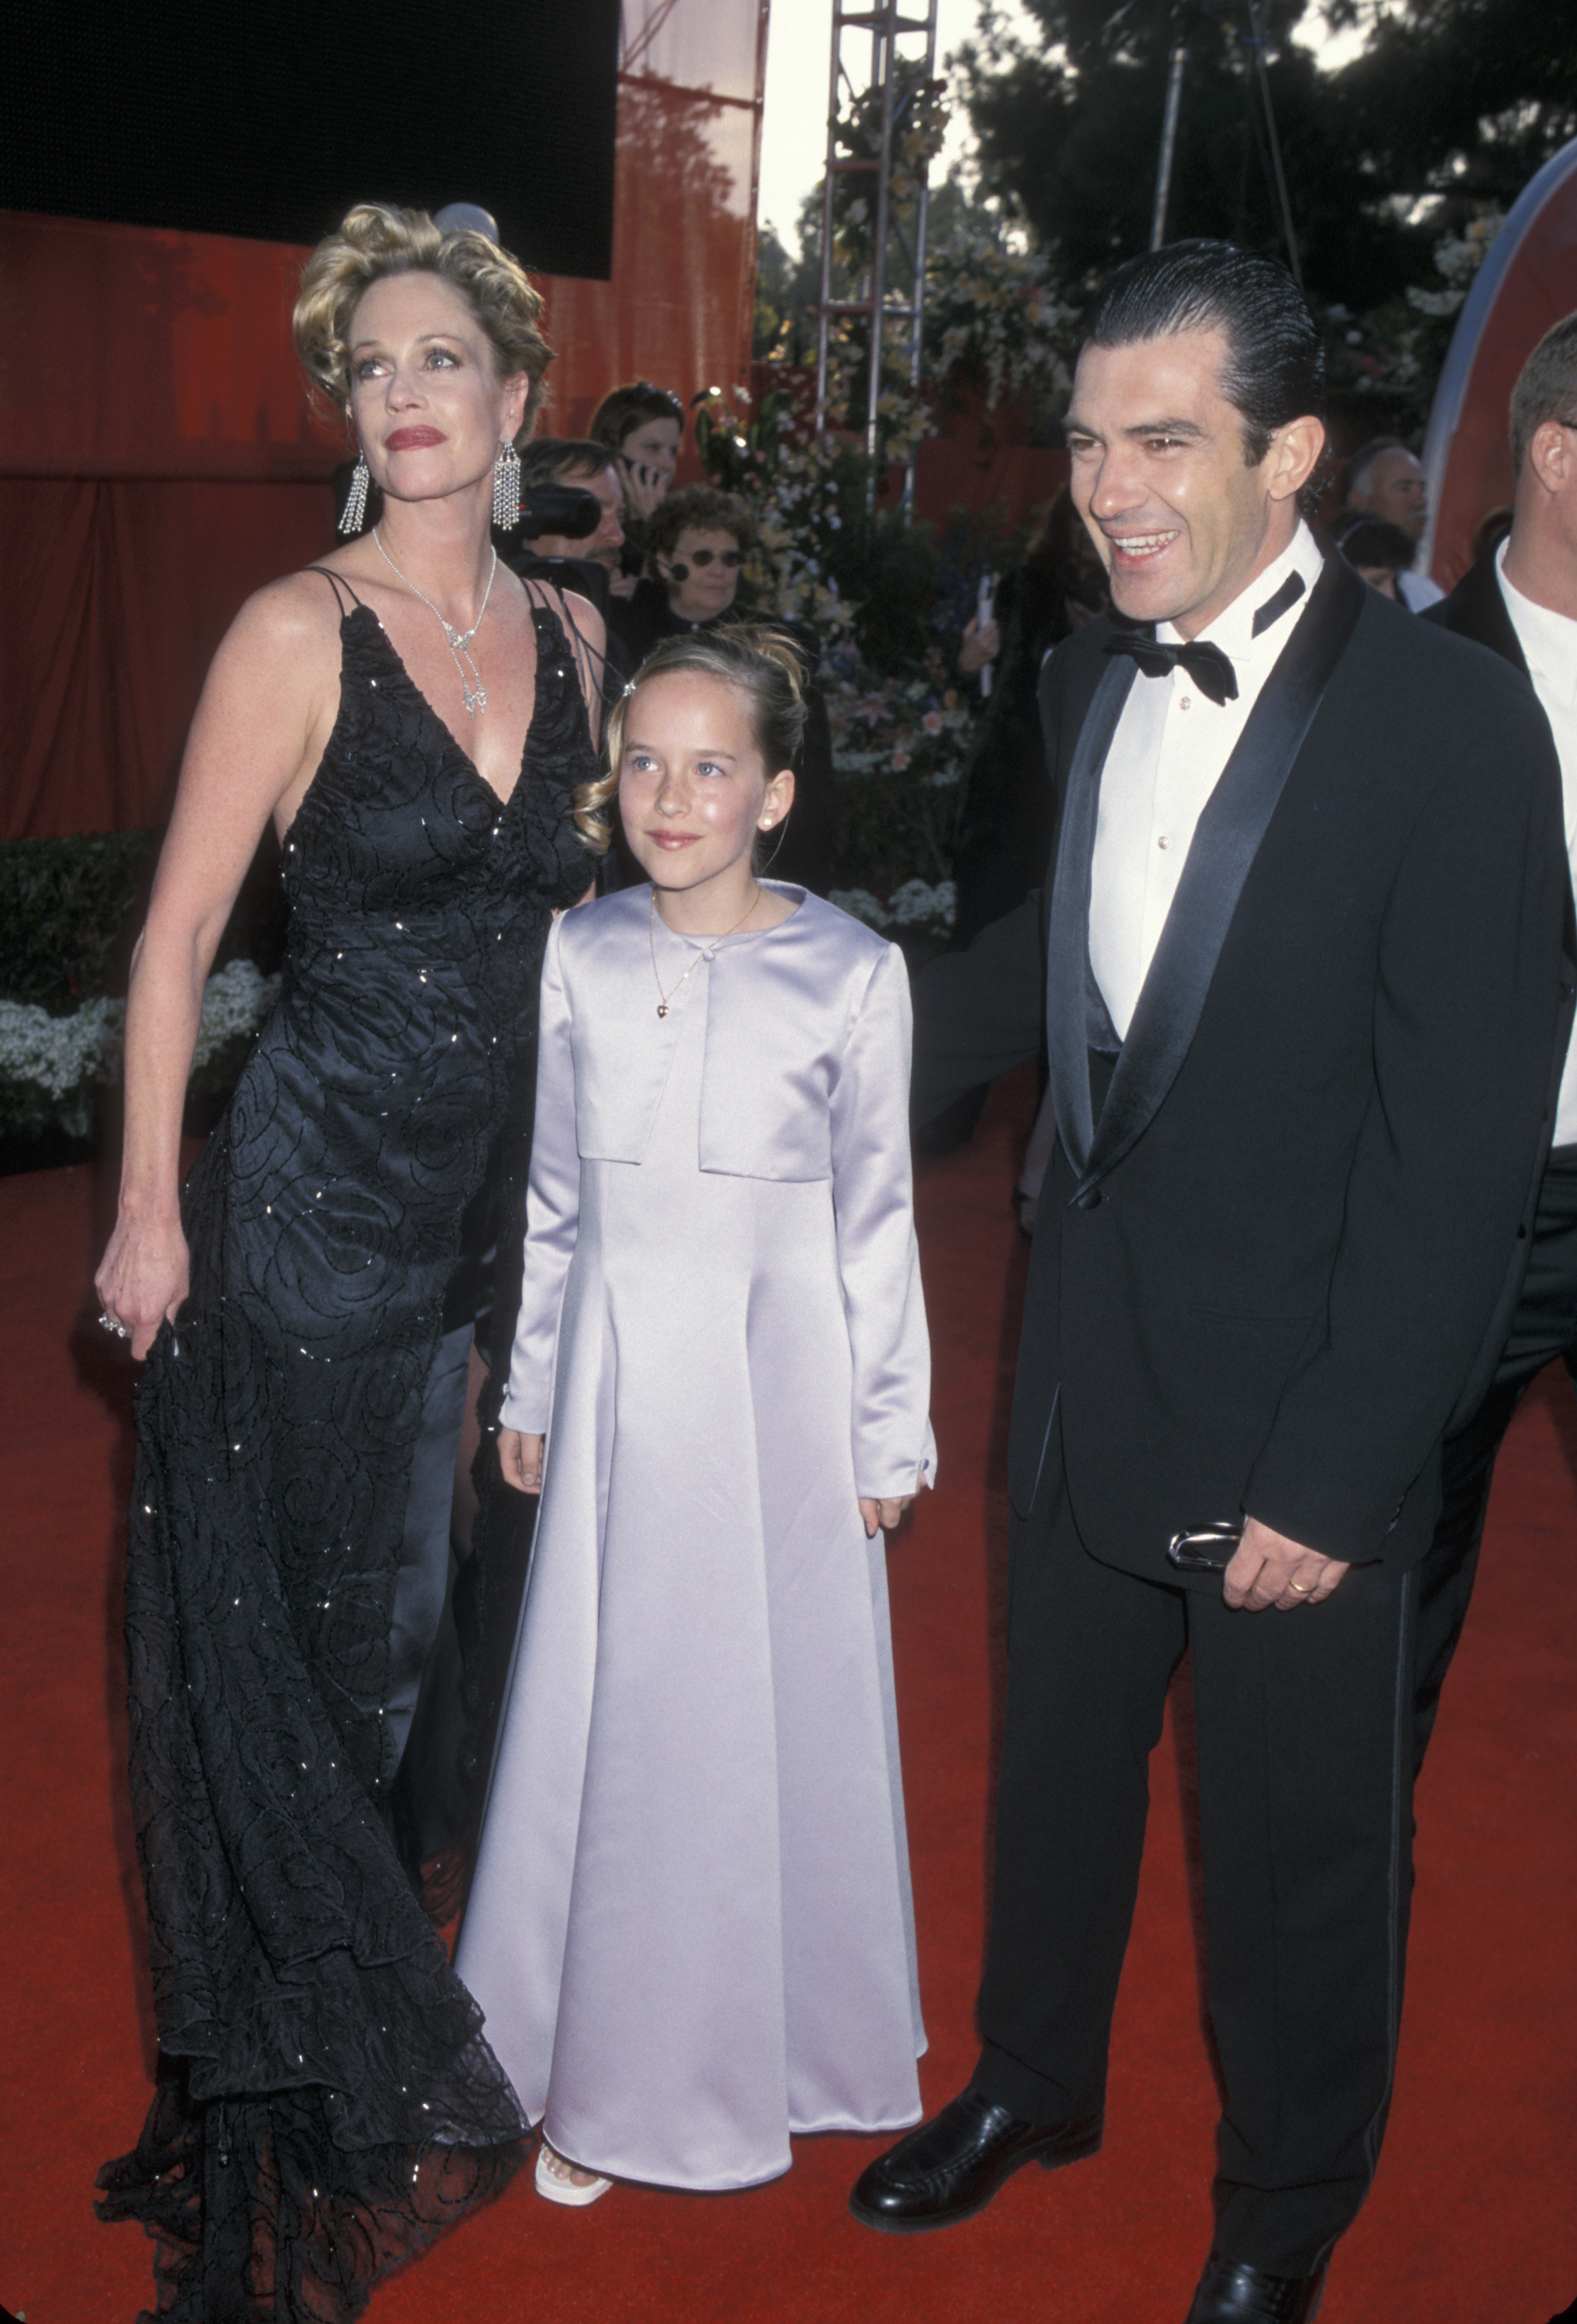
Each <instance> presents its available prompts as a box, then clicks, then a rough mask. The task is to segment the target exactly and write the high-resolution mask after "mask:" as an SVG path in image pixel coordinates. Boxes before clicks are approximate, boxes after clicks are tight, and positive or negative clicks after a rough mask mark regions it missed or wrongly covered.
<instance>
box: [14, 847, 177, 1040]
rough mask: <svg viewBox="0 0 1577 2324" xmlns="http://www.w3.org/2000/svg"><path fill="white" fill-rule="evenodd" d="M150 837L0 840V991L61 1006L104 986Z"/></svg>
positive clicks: (40, 1005) (17, 998)
mask: <svg viewBox="0 0 1577 2324" xmlns="http://www.w3.org/2000/svg"><path fill="white" fill-rule="evenodd" d="M154 836H155V835H154V834H153V833H152V832H148V831H117V832H98V833H95V834H93V835H90V836H88V837H85V838H69V839H9V840H5V841H4V842H0V995H3V996H4V997H5V999H6V1000H9V1001H30V1002H32V1004H33V1005H34V1006H35V1007H37V1008H41V1009H49V1010H57V1011H62V1010H72V1009H75V1008H76V1006H77V1004H78V1002H79V1001H90V1000H93V999H95V998H96V997H97V995H99V994H100V993H102V992H104V991H105V990H106V980H107V979H108V976H109V973H110V969H111V964H112V962H113V960H114V957H115V948H116V943H117V939H118V938H119V937H120V935H121V932H122V928H123V927H124V922H125V918H126V915H127V913H128V911H129V910H130V908H131V906H132V903H133V900H134V898H135V896H136V893H137V887H138V882H139V881H140V879H141V878H142V875H143V869H144V865H145V862H146V859H147V855H148V851H149V849H150V847H151V845H152V843H153V839H154Z"/></svg>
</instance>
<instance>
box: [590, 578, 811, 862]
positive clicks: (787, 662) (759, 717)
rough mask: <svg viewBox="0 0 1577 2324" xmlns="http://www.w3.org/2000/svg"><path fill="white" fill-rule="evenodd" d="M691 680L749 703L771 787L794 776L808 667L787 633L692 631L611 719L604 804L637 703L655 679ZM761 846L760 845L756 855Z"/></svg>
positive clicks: (651, 665) (626, 694) (740, 627)
mask: <svg viewBox="0 0 1577 2324" xmlns="http://www.w3.org/2000/svg"><path fill="white" fill-rule="evenodd" d="M685 675H693V676H695V677H697V678H716V679H717V680H718V681H719V682H720V684H722V685H724V686H732V687H737V689H738V690H739V692H740V693H741V694H742V695H743V696H744V697H745V700H746V701H747V702H748V704H749V705H750V717H751V737H752V741H753V742H754V743H755V745H756V748H757V749H758V750H759V751H760V752H761V759H762V761H763V763H764V765H765V767H766V770H767V779H768V780H769V781H770V779H771V778H772V777H773V776H774V775H776V774H779V773H780V772H781V771H782V770H783V769H784V768H785V767H788V768H789V769H790V770H792V769H793V768H794V766H795V765H796V764H797V763H798V758H799V753H800V751H801V749H802V747H803V745H804V742H805V719H806V710H807V701H806V687H807V673H806V668H805V662H804V659H803V658H802V656H801V655H800V652H799V650H798V647H797V646H796V645H795V643H794V641H793V639H792V638H790V637H789V636H788V635H787V633H786V632H784V631H782V630H778V629H769V628H768V627H767V626H766V625H765V623H761V622H731V623H730V624H729V626H728V627H727V628H726V629H721V630H693V631H691V632H689V633H688V635H687V636H684V637H677V638H665V639H664V640H663V641H662V643H661V644H660V645H659V646H655V647H654V648H653V649H652V650H651V652H650V653H649V654H648V655H647V657H646V659H645V660H644V661H643V662H642V663H641V668H640V669H638V670H637V671H636V673H635V676H634V677H633V678H632V680H631V682H630V684H629V685H628V686H627V687H625V688H624V691H623V693H622V695H621V696H620V697H619V699H618V701H617V702H615V703H614V705H613V708H612V710H610V711H609V713H608V724H607V746H608V767H609V773H608V776H607V778H606V783H605V788H604V793H603V796H604V798H612V797H613V793H614V792H615V791H616V790H617V789H618V788H619V770H620V766H621V764H622V760H623V757H624V725H625V720H626V718H627V716H628V714H629V709H630V705H631V703H632V700H633V699H634V697H635V695H636V694H637V692H638V691H639V689H640V688H641V687H643V686H644V685H646V684H647V682H648V680H649V679H650V678H674V677H680V676H685ZM600 803H601V802H600V801H599V804H600ZM760 844H761V843H760V838H759V837H758V841H757V852H758V854H759V852H760ZM773 845H774V847H775V846H776V841H774V842H773ZM757 868H758V869H760V868H761V867H760V865H759V863H758V866H757Z"/></svg>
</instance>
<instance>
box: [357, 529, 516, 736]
mask: <svg viewBox="0 0 1577 2324" xmlns="http://www.w3.org/2000/svg"><path fill="white" fill-rule="evenodd" d="M373 546H374V549H376V550H377V552H378V554H379V556H380V557H381V558H383V562H384V564H385V565H386V566H387V567H389V570H390V572H391V573H398V574H400V578H401V581H403V582H404V584H405V586H406V587H407V588H408V589H409V590H410V594H411V595H412V596H413V597H420V598H421V602H422V604H424V605H425V606H426V607H427V610H428V612H429V613H430V614H431V615H432V617H433V619H434V621H435V622H437V623H438V626H439V628H440V629H441V630H442V631H443V633H444V635H445V637H446V638H447V640H448V641H449V651H450V652H451V653H452V654H453V656H454V658H455V668H456V669H457V670H458V671H459V673H460V691H461V693H462V694H463V695H464V696H465V700H466V716H467V718H475V715H476V713H477V712H478V711H479V710H485V709H486V707H487V688H486V687H484V685H483V683H482V672H481V671H480V670H479V669H477V667H476V665H475V662H474V661H473V660H472V659H471V653H470V646H471V641H472V639H473V638H474V637H475V634H476V632H477V631H478V630H479V629H480V628H481V627H482V622H483V616H484V614H485V613H486V611H487V601H488V599H489V597H491V596H492V595H493V576H494V575H495V574H496V573H497V571H498V551H497V549H494V550H493V563H492V566H491V567H490V568H489V570H488V575H487V586H486V588H485V589H484V591H483V592H482V607H481V611H480V612H479V613H477V616H476V619H475V621H474V622H472V624H471V626H470V628H469V629H468V630H457V629H456V627H455V625H454V623H453V622H446V621H445V619H444V617H443V615H442V614H441V613H439V611H438V607H437V606H436V605H435V604H433V601H432V599H431V598H430V597H428V596H424V595H422V592H421V591H420V589H419V588H418V587H417V586H416V584H415V582H414V581H413V580H412V579H411V578H410V575H409V574H408V573H401V572H400V567H398V565H396V564H395V562H394V559H393V558H392V557H391V556H390V554H389V552H388V550H387V549H385V548H384V546H383V542H382V541H381V540H380V539H379V538H378V528H377V526H376V525H374V527H373ZM466 669H469V670H470V672H471V676H470V677H469V678H467V677H466Z"/></svg>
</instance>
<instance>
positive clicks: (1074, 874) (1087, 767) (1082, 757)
mask: <svg viewBox="0 0 1577 2324" xmlns="http://www.w3.org/2000/svg"><path fill="white" fill-rule="evenodd" d="M1138 675H1139V669H1138V665H1137V664H1136V663H1134V662H1131V661H1128V660H1122V661H1109V662H1108V663H1107V665H1106V668H1105V669H1104V670H1103V671H1102V677H1101V681H1100V684H1099V685H1098V686H1097V687H1096V688H1095V691H1094V694H1093V697H1092V699H1091V703H1090V707H1089V709H1088V710H1087V711H1086V712H1085V714H1084V722H1083V724H1082V725H1081V726H1080V729H1079V739H1078V742H1077V745H1076V746H1075V748H1074V759H1073V764H1072V766H1071V767H1070V768H1069V770H1068V778H1067V784H1066V788H1065V791H1064V795H1063V811H1062V834H1061V837H1060V839H1059V841H1058V844H1057V852H1056V875H1055V877H1054V879H1053V881H1052V890H1051V925H1050V930H1049V934H1048V936H1047V947H1046V1053H1047V1066H1048V1068H1049V1074H1050V1084H1051V1102H1052V1106H1053V1109H1054V1111H1055V1113H1056V1127H1057V1136H1058V1137H1059V1139H1061V1140H1062V1145H1063V1150H1064V1151H1065V1154H1066V1155H1067V1157H1068V1159H1069V1161H1070V1162H1071V1163H1072V1164H1073V1166H1074V1169H1075V1170H1076V1171H1077V1172H1078V1174H1079V1176H1081V1177H1082V1176H1084V1169H1085V1167H1086V1164H1087V1161H1088V1157H1089V1153H1090V1147H1091V1141H1092V1139H1093V1134H1094V1123H1093V1117H1092V1113H1091V1108H1090V1052H1089V1046H1088V1042H1087V1039H1086V1036H1085V1028H1086V1023H1087V1010H1086V1005H1085V979H1086V975H1087V973H1088V969H1087V964H1088V961H1089V957H1090V865H1091V862H1092V861H1093V857H1094V853H1095V816H1096V811H1097V809H1098V808H1099V806H1100V803H1101V770H1102V766H1104V764H1105V762H1106V753H1107V752H1108V751H1109V750H1110V749H1111V737H1112V736H1113V734H1115V733H1116V732H1117V722H1118V720H1119V719H1120V717H1121V715H1122V705H1123V704H1124V703H1125V702H1126V701H1127V700H1128V694H1129V688H1130V687H1131V686H1132V684H1133V682H1134V680H1135V678H1137V677H1138Z"/></svg>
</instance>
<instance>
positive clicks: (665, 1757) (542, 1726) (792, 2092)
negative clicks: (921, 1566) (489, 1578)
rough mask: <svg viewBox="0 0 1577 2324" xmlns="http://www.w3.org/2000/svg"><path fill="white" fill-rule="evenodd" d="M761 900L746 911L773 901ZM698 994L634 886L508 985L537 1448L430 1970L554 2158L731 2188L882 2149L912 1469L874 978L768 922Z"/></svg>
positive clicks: (898, 1977)
mask: <svg viewBox="0 0 1577 2324" xmlns="http://www.w3.org/2000/svg"><path fill="white" fill-rule="evenodd" d="M773 884H774V885H777V884H778V883H773ZM780 892H783V893H785V894H786V895H788V897H789V898H790V899H798V908H797V909H796V911H795V912H794V914H793V916H792V917H791V918H789V919H788V920H786V921H784V922H783V923H782V924H781V926H779V927H776V928H772V929H768V930H766V931H763V932H761V933H760V934H754V935H746V936H734V937H731V938H729V939H727V940H726V941H725V942H724V943H723V944H722V945H719V946H718V947H717V948H716V950H715V954H714V956H713V958H712V959H711V961H710V962H709V963H708V961H707V960H706V959H705V958H704V957H702V958H700V959H699V960H697V954H698V953H700V952H701V951H702V950H703V948H702V947H701V946H700V945H697V944H696V943H694V942H693V941H692V940H688V939H685V938H681V937H678V936H673V935H671V934H670V933H669V931H668V930H667V929H666V928H665V927H663V924H662V922H661V921H660V920H659V921H658V922H657V926H656V931H655V938H656V945H657V966H658V970H659V974H660V976H661V980H662V986H663V989H664V990H665V991H669V992H672V991H673V988H674V986H675V985H676V984H677V983H678V980H679V978H680V976H681V975H682V974H683V973H684V971H685V970H686V969H687V967H689V966H690V964H691V963H692V962H696V965H695V967H694V968H693V970H692V973H690V975H689V977H688V978H687V981H686V982H685V983H684V985H683V987H682V989H681V990H680V991H679V992H678V994H677V996H676V997H675V999H674V1001H673V1004H672V1007H671V1009H670V1011H669V1015H668V1016H667V1017H666V1018H664V1019H659V1017H658V1015H657V998H658V994H657V988H656V985H655V983H654V981H653V976H652V962H651V956H650V950H649V935H648V916H649V908H650V889H648V888H645V887H642V888H640V889H636V890H623V891H622V892H620V893H619V894H617V895H614V896H611V897H608V898H606V899H603V900H601V901H598V902H595V903H593V904H589V905H587V906H585V907H584V908H581V909H580V910H577V911H575V912H570V913H567V914H566V915H565V916H564V917H563V918H561V919H559V920H558V922H557V923H556V925H555V927H554V930H553V935H552V936H551V938H550V940H549V947H548V956H547V961H546V964H545V966H544V971H543V984H542V1011H541V1034H540V1044H541V1046H540V1052H539V1074H538V1097H537V1116H536V1131H535V1139H534V1145H533V1151H532V1157H531V1179H530V1231H529V1236H528V1244H527V1257H526V1277H525V1304H524V1305H523V1307H522V1310H521V1322H520V1329H519V1333H518V1336H517V1339H516V1343H515V1350H514V1358H513V1363H512V1369H511V1374H510V1388H509V1396H508V1398H507V1400H506V1402H505V1405H504V1418H505V1420H506V1422H507V1423H508V1424H509V1425H512V1426H514V1427H517V1428H523V1429H530V1430H539V1429H543V1428H546V1429H547V1431H548V1437H549V1445H548V1462H547V1471H546V1478H545V1483H544V1491H543V1497H542V1504H541V1514H540V1517H539V1524H538V1530H537V1541H536V1546H535V1550H534V1554H533V1562H532V1569H531V1576H530V1587H529V1591H528V1594H527V1601H526V1608H525V1612H524V1615H523V1617H522V1624H521V1637H520V1640H519V1644H518V1646H517V1650H516V1658H515V1668H514V1672H513V1676H512V1683H511V1691H510V1695H509V1699H508V1702H507V1704H506V1707H505V1712H504V1718H503V1726H502V1730H501V1738H500V1744H499V1752H498V1759H497V1764H496V1766H495V1770H494V1775H493V1788H492V1793H491V1795H490V1799H489V1803H488V1808H487V1815H486V1819H485V1822H484V1830H483V1834H482V1841H481V1849H480V1855H479V1860H478V1864H477V1869H476V1877H475V1886H474V1887H473V1890H472V1895H471V1902H470V1905H469V1909H468V1912H467V1914H466V1925H465V1931H464V1935H463V1938H462V1941H461V1946H460V1950H459V1955H458V1960H457V1966H458V1968H459V1971H460V1974H461V1976H462V1978H464V1979H465V1982H466V1985H467V1986H468V1987H470V1989H471V1991H472V1992H473V1993H474V1994H475V1997H476V1998H477V1999H478V2001H480V2003H481V2005H482V2006H483V2009H484V2012H485V2015H486V2024H487V2038H488V2040H489V2042H490V2043H491V2044H492V2045H493V2050H494V2052H495V2053H496V2054H497V2056H498V2058H499V2060H500V2061H501V2062H502V2063H503V2066H504V2069H505V2070H506V2071H507V2072H508V2074H509V2076H510V2079H511V2080H512V2082H513V2084H514V2086H515V2089H516V2090H517V2092H518V2093H519V2096H520V2098H521V2104H522V2107H523V2108H524V2110H525V2112H526V2114H527V2115H528V2116H529V2117H530V2119H531V2120H532V2121H536V2120H539V2119H542V2120H543V2121H544V2127H545V2130H546V2133H547V2135H548V2137H549V2139H550V2140H551V2142H552V2144H554V2145H555V2146H556V2147H557V2148H558V2150H559V2152H560V2153H564V2154H567V2155H568V2156H570V2157H571V2158H573V2160H574V2161H575V2162H576V2163H581V2164H583V2165H585V2166H586V2167H587V2168H590V2169H594V2170H596V2171H600V2172H606V2173H608V2174H609V2175H611V2176H615V2177H621V2178H632V2179H641V2180H649V2181H656V2182H658V2183H659V2184H662V2185H666V2186H672V2187H685V2188H732V2187H744V2186H750V2185H752V2184H753V2183H755V2182H757V2181H761V2180H764V2179H770V2178H773V2177H775V2176H777V2175H778V2174H779V2172H783V2171H786V2170H787V2169H788V2163H789V2148H788V2139H789V2134H790V2133H791V2132H795V2131H816V2130H844V2131H877V2130H891V2129H898V2128H900V2127H902V2126H904V2125H906V2124H908V2123H911V2122H914V2121H915V2120H917V2119H918V2115H919V2110H920V2109H919V2092H918V2080H917V2077H916V2072H915V2060H916V2058H917V2056H918V2054H919V2052H921V2051H922V2050H923V2049H924V2047H925V2035H924V2032H923V2029H922V2026H921V2023H920V2014H919V1998H918V1981H917V1978H916V1971H915V1949H914V1920H913V1912H912V1908H911V1903H910V1895H909V1881H908V1853H907V1848H906V1842H905V1836H904V1819H903V1794H902V1786H901V1782H900V1777H899V1755H898V1729H897V1720H896V1716H895V1711H894V1701H893V1685H892V1661H891V1650H890V1639H889V1631H888V1610H887V1584H886V1566H885V1555H884V1551H883V1546H882V1542H881V1536H880V1535H878V1537H877V1539H876V1540H875V1541H874V1542H867V1540H866V1538H865V1535H864V1530H863V1527H862V1524H861V1521H860V1517H859V1513H858V1510H857V1508H856V1499H857V1497H858V1496H859V1495H861V1494H865V1495H869V1496H873V1497H884V1496H888V1495H897V1494H900V1493H906V1492H912V1491H913V1490H914V1489H915V1485H916V1481H917V1475H918V1474H922V1473H923V1474H924V1475H926V1476H927V1477H928V1476H929V1475H930V1474H931V1473H932V1471H933V1470H934V1465H935V1447H934V1443H933V1440H932V1436H931V1431H930V1425H929V1422H928V1420H927V1403H928V1397H929V1386H930V1379H929V1374H930V1360H929V1349H928V1344H927V1336H926V1323H925V1310H924V1305H923V1302H922V1298H921V1292H920V1280H919V1268H918V1257H917V1253H916V1249H915V1239H914V1228H913V1222H912V1215H911V1208H910V1188H909V1157H908V1124H907V1118H906V1111H907V1101H908V1054H909V1007H908V980H907V976H906V973H905V969H904V964H903V961H902V958H901V955H900V954H899V953H898V952H897V950H896V949H895V948H894V947H893V946H891V945H887V944H885V943H884V942H883V941H882V940H881V938H879V937H877V936H873V935H872V934H871V931H870V930H869V929H867V928H864V927H861V926H860V924H859V923H858V922H857V921H854V920H852V919H849V918H846V917H845V916H844V914H843V913H841V912H838V911H835V909H834V908H832V907H831V906H830V905H827V904H824V903H822V902H821V901H819V900H818V899H816V898H815V897H813V896H809V895H807V894H805V893H804V891H802V890H798V889H789V888H784V889H782V890H780Z"/></svg>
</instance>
